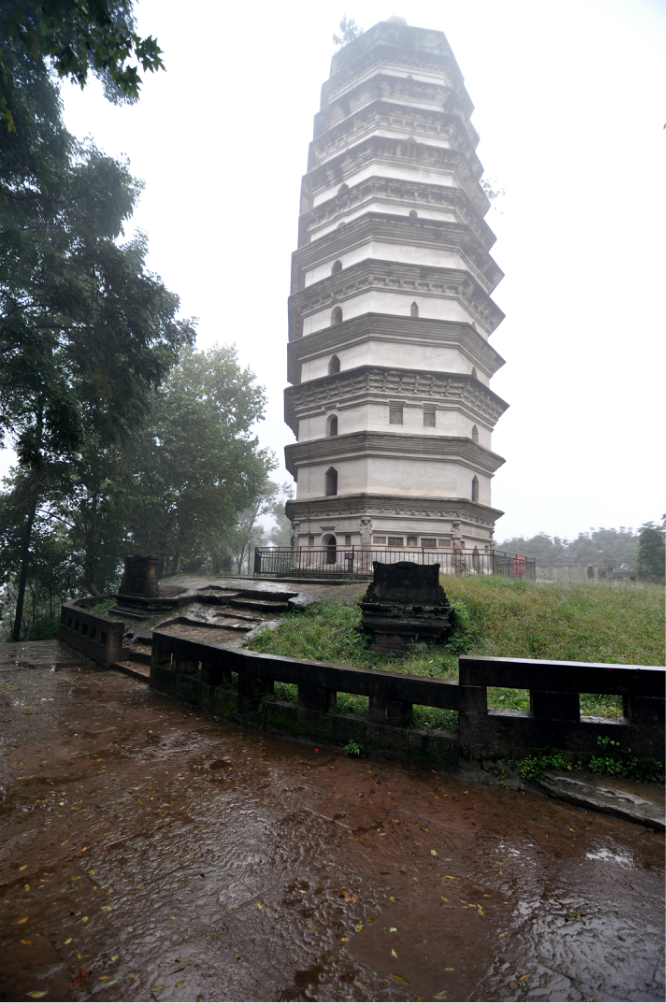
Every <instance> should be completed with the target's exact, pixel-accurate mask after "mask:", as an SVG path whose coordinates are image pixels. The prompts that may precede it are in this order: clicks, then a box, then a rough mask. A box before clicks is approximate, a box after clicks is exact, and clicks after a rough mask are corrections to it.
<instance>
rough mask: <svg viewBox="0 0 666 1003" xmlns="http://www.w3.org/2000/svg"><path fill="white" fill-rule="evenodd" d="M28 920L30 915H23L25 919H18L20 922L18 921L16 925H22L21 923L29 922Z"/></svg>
mask: <svg viewBox="0 0 666 1003" xmlns="http://www.w3.org/2000/svg"><path fill="white" fill-rule="evenodd" d="M27 922H28V917H27V916H24V917H23V919H20V920H18V922H17V924H16V925H17V926H20V925H21V923H27Z"/></svg>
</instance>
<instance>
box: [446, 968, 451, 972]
mask: <svg viewBox="0 0 666 1003" xmlns="http://www.w3.org/2000/svg"><path fill="white" fill-rule="evenodd" d="M444 971H445V972H452V971H453V969H452V968H445V969H444Z"/></svg>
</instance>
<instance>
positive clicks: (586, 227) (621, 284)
mask: <svg viewBox="0 0 666 1003" xmlns="http://www.w3.org/2000/svg"><path fill="white" fill-rule="evenodd" d="M136 13H137V16H138V27H139V30H140V32H141V33H142V34H152V35H154V36H156V37H157V39H158V41H159V44H160V45H161V46H162V48H163V50H164V61H165V63H166V67H167V72H166V73H158V74H156V75H155V76H153V77H150V78H149V79H147V80H146V82H145V85H144V88H143V96H142V98H141V101H140V102H139V103H138V104H137V105H136V106H133V107H119V108H117V107H113V106H111V105H109V104H108V102H106V101H105V100H104V98H103V96H102V94H101V88H100V87H99V86H98V85H97V84H96V83H93V84H92V85H91V86H89V87H88V88H86V90H85V91H83V92H81V91H80V90H78V89H77V88H76V87H75V86H73V85H71V84H65V85H64V86H63V96H64V101H65V119H66V122H67V125H68V127H69V128H70V130H71V131H73V132H74V133H75V134H77V135H78V136H83V135H85V134H90V135H92V137H93V138H94V140H95V142H96V143H97V144H98V145H99V146H100V147H101V148H103V149H104V150H105V151H106V152H108V153H110V154H112V155H120V154H126V155H127V156H128V157H129V159H130V161H131V168H132V171H133V173H134V174H135V175H137V176H138V177H140V178H142V179H143V180H144V181H145V183H146V189H145V192H144V195H143V197H142V200H141V203H140V206H139V209H138V211H137V213H136V215H135V218H134V226H136V227H138V228H140V229H142V230H144V231H145V232H146V233H147V234H148V237H149V241H150V256H149V266H150V268H151V269H152V270H153V271H154V272H156V273H157V274H159V275H160V276H161V277H162V278H163V279H164V281H165V282H166V284H167V286H168V287H169V288H170V289H172V290H173V291H174V292H176V293H178V294H179V296H180V297H181V301H182V311H181V312H182V314H183V315H184V316H196V317H198V318H199V346H200V347H207V346H210V345H211V344H212V343H213V342H215V341H220V342H235V343H236V344H237V346H238V350H239V355H240V359H241V361H242V362H243V363H244V364H248V365H249V366H250V367H251V368H252V369H253V371H254V372H255V373H256V375H257V377H258V379H259V381H260V382H261V383H262V384H264V385H265V386H266V387H267V390H268V395H269V400H270V404H269V407H268V411H267V417H266V421H265V422H263V423H262V424H261V425H260V426H259V429H258V431H259V435H260V438H261V441H262V443H263V444H264V445H267V446H270V447H271V448H272V449H273V450H275V452H276V453H277V454H278V457H279V458H280V461H281V462H282V449H283V446H284V444H285V443H286V442H289V441H291V440H292V435H291V432H290V431H289V430H288V429H287V427H286V425H284V423H283V419H282V392H283V389H284V386H285V385H286V344H287V296H288V293H289V281H290V258H291V253H292V251H293V250H294V249H295V246H296V234H297V217H298V201H299V188H300V181H301V175H302V174H303V172H304V171H305V168H306V158H307V150H308V143H309V141H310V139H311V138H312V119H313V115H314V113H315V112H316V111H317V109H318V105H319V93H320V88H321V85H322V83H323V81H324V80H325V79H326V78H327V76H328V73H329V67H330V58H331V56H332V54H333V52H334V51H335V47H334V45H333V43H332V40H331V35H332V33H333V32H334V31H335V30H337V26H338V22H339V21H340V19H341V17H342V15H343V14H346V15H348V16H349V17H353V18H355V19H356V21H357V23H358V24H359V25H361V26H362V27H364V28H369V27H371V26H372V25H373V24H375V23H376V22H377V21H379V20H383V19H385V18H387V17H389V16H391V15H392V14H397V15H400V16H404V17H406V18H407V20H408V22H409V23H410V24H412V25H419V26H422V27H428V28H434V29H439V30H442V31H444V32H445V33H446V35H447V38H448V40H449V42H450V44H451V46H452V48H453V51H454V54H455V56H456V59H457V61H458V64H459V66H460V68H461V70H462V73H463V75H464V77H465V82H466V86H467V89H468V92H469V94H470V96H471V99H472V101H473V102H474V105H475V107H476V111H475V113H474V115H473V118H472V121H473V122H474V124H475V126H476V128H477V129H478V131H479V133H480V135H481V144H480V146H479V149H478V153H479V156H480V158H481V161H482V163H483V164H484V166H485V169H486V177H490V178H492V179H494V180H495V181H496V183H497V186H499V187H501V188H504V189H506V195H505V196H504V197H503V198H502V199H500V200H498V202H497V203H496V206H497V207H496V208H493V210H491V212H490V214H489V215H488V217H487V220H488V223H489V224H490V226H491V227H492V228H493V230H494V231H495V233H496V235H497V243H496V245H495V247H494V249H493V252H492V253H493V256H494V257H495V259H496V260H497V262H498V264H499V265H500V267H501V268H502V269H503V271H504V272H505V275H506V277H505V279H504V280H503V281H502V282H501V284H500V285H499V286H498V288H497V290H496V291H495V293H494V299H495V301H496V302H497V304H498V305H499V306H500V307H501V309H502V310H503V311H504V312H505V313H506V320H505V321H504V322H503V323H502V324H501V326H500V327H499V328H498V329H497V330H496V332H495V333H494V334H493V335H492V338H491V343H492V345H493V346H494V347H495V348H496V349H497V351H499V352H500V354H501V355H502V356H503V357H504V358H505V359H506V366H505V367H503V368H502V369H501V370H500V371H499V373H498V374H497V376H496V377H495V378H494V380H493V381H492V389H493V390H494V391H495V392H496V393H498V394H499V395H500V396H501V397H503V398H504V399H505V400H506V401H507V402H508V403H509V404H510V408H509V410H508V412H507V413H506V414H505V415H504V416H503V417H502V418H501V419H500V421H499V424H498V427H497V430H496V432H495V436H494V443H493V448H494V451H495V452H498V453H500V454H501V455H502V456H503V457H505V459H506V464H505V465H504V467H502V468H501V469H500V471H499V472H498V474H497V475H496V477H495V479H494V482H493V505H494V506H495V507H497V508H500V509H503V510H504V511H505V513H506V515H505V516H504V517H503V518H502V519H501V520H500V521H499V523H498V525H497V529H496V537H497V539H499V540H501V539H503V538H504V537H507V536H512V535H519V534H525V535H531V534H533V533H536V532H538V531H540V530H544V531H546V532H548V533H550V534H559V535H562V536H575V535H576V534H577V533H578V532H579V531H581V530H586V529H588V528H589V527H590V526H595V527H596V526H602V525H604V526H619V525H625V526H637V525H638V524H640V523H641V522H644V521H645V520H647V519H657V518H659V517H660V515H661V513H662V511H663V510H664V501H663V499H664V483H663V462H662V461H661V460H659V459H658V457H659V456H660V455H661V454H662V451H663V446H662V439H663V434H662V433H663V424H662V420H663V419H662V415H663V404H662V401H663V331H664V297H663V279H664V274H665V269H664V266H665V264H666V262H665V261H664V256H665V255H664V240H663V234H664V184H663V179H664V177H666V172H665V170H664V168H665V164H664V152H663V151H664V141H665V136H666V133H664V130H663V128H662V127H663V124H664V120H665V118H664V109H663V100H662V98H663V55H662V53H663V34H664V13H663V6H662V4H661V3H660V2H656V0H654V2H650V0H627V2H619V0H616V2H613V0H602V2H593V0H575V2H566V0H557V2H553V3H551V2H549V0H539V3H534V2H533V0H487V2H486V0H464V2H418V0H416V2H415V0H411V2H410V3H409V4H408V5H405V6H403V7H402V8H400V7H399V6H396V5H395V3H393V2H391V3H390V4H386V3H381V2H374V0H366V2H357V3H355V4H354V5H353V6H350V5H343V4H339V3H332V2H328V0H318V2H317V3H313V2H311V0H306V2H283V3H276V2H273V0H270V2H257V0H254V2H245V3H243V4H236V3H231V2H213V0H190V2H189V3H188V4H183V3H182V2H181V0H141V2H139V3H138V5H137V8H136ZM5 459H6V457H5ZM274 476H275V477H276V479H278V480H291V478H290V477H289V475H288V474H287V473H286V471H284V470H280V471H278V472H276V474H275V475H274Z"/></svg>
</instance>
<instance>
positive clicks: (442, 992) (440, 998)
mask: <svg viewBox="0 0 666 1003" xmlns="http://www.w3.org/2000/svg"><path fill="white" fill-rule="evenodd" d="M445 796H446V795H445ZM445 998H446V989H442V991H441V993H437V995H436V996H435V999H436V1000H443V999H445Z"/></svg>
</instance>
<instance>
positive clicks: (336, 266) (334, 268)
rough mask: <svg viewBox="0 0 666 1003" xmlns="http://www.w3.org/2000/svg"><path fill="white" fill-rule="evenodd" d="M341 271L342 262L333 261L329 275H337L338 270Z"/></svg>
mask: <svg viewBox="0 0 666 1003" xmlns="http://www.w3.org/2000/svg"><path fill="white" fill-rule="evenodd" d="M341 271H342V262H341V261H334V262H333V264H332V265H331V275H337V274H338V272H341Z"/></svg>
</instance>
